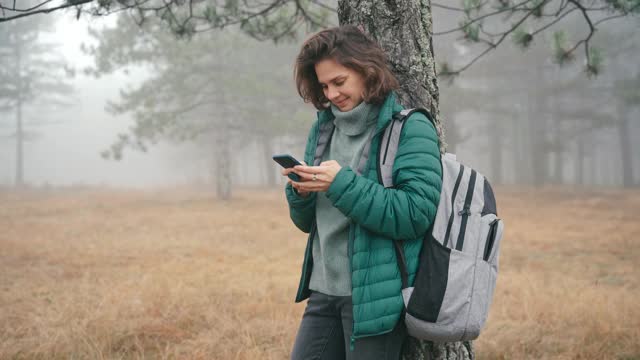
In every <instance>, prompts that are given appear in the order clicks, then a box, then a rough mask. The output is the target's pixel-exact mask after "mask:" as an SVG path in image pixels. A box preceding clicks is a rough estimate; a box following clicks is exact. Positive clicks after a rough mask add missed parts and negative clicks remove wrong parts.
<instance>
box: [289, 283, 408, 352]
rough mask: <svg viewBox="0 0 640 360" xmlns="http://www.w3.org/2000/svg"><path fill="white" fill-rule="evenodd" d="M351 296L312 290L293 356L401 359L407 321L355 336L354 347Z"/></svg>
mask: <svg viewBox="0 0 640 360" xmlns="http://www.w3.org/2000/svg"><path fill="white" fill-rule="evenodd" d="M352 308H353V306H352V303H351V296H331V295H325V294H322V293H319V292H315V291H314V292H312V293H311V296H310V297H309V300H308V301H307V307H306V308H305V310H304V315H303V316H302V322H301V323H300V329H299V330H298V335H297V336H296V341H295V344H294V345H293V351H292V352H291V359H292V360H343V359H344V360H365V359H366V360H398V359H400V354H401V351H402V344H403V342H404V340H405V339H406V338H407V330H406V328H405V326H404V321H398V324H397V325H396V327H395V328H394V329H393V331H392V332H390V333H387V334H383V335H378V336H369V337H364V338H360V339H356V340H355V343H354V346H353V350H350V345H351V340H350V339H351V329H352V326H353V325H352V323H353V312H352Z"/></svg>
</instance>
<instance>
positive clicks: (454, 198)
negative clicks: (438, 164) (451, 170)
mask: <svg viewBox="0 0 640 360" xmlns="http://www.w3.org/2000/svg"><path fill="white" fill-rule="evenodd" d="M462 174H464V166H462V164H460V170H459V171H458V178H457V179H456V185H455V186H454V187H453V195H452V196H451V214H449V223H448V224H447V232H445V234H444V242H443V243H442V245H444V246H445V247H447V244H448V243H449V236H450V235H451V227H452V226H453V215H454V208H453V204H454V203H455V202H456V195H458V188H459V187H460V181H462Z"/></svg>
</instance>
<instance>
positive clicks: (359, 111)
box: [309, 102, 380, 296]
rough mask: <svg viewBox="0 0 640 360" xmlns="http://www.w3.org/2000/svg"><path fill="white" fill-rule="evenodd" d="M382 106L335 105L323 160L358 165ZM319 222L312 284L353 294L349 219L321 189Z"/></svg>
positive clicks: (321, 289)
mask: <svg viewBox="0 0 640 360" xmlns="http://www.w3.org/2000/svg"><path fill="white" fill-rule="evenodd" d="M379 109H380V107H379V106H375V105H371V104H367V103H365V102H362V103H360V105H358V106H356V107H355V108H353V109H352V110H349V111H346V112H341V111H340V110H339V109H338V108H337V107H335V106H333V105H332V106H331V110H332V112H333V114H334V116H335V119H334V124H335V130H334V132H333V137H332V138H331V144H330V145H329V148H328V149H327V150H325V152H324V155H323V157H322V160H323V161H327V160H335V161H337V162H338V164H340V166H343V167H344V166H350V167H351V168H353V169H355V168H356V167H357V164H358V162H359V160H360V156H361V154H362V151H363V148H364V146H365V143H366V141H367V139H368V138H369V135H370V133H371V132H372V131H375V125H376V121H377V116H378V111H379ZM316 224H317V227H318V231H317V232H316V236H315V238H314V240H313V271H312V273H311V281H310V283H309V288H310V289H311V290H315V291H318V292H321V293H323V294H327V295H334V296H347V295H351V269H350V264H349V256H348V246H347V244H348V239H349V219H348V218H347V217H346V216H344V215H343V214H342V213H341V212H340V211H339V210H338V209H336V208H335V207H333V205H331V202H330V201H329V200H328V199H327V198H326V196H325V194H324V193H319V194H318V197H317V200H316Z"/></svg>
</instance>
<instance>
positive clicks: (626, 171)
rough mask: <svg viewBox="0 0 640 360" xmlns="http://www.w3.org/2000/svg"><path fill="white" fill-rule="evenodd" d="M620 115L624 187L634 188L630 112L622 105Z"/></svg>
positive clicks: (619, 128) (619, 133)
mask: <svg viewBox="0 0 640 360" xmlns="http://www.w3.org/2000/svg"><path fill="white" fill-rule="evenodd" d="M618 109H619V110H618V114H619V115H620V117H619V119H618V122H617V125H618V136H619V137H620V159H621V160H622V186H624V187H632V186H633V185H634V184H633V160H632V159H631V154H632V150H631V140H630V139H629V131H630V130H631V129H630V126H629V116H628V115H629V112H627V111H625V109H624V108H623V106H622V105H618Z"/></svg>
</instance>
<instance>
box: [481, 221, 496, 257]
mask: <svg viewBox="0 0 640 360" xmlns="http://www.w3.org/2000/svg"><path fill="white" fill-rule="evenodd" d="M498 221H500V219H495V220H493V221H492V222H490V223H489V233H488V234H487V240H486V241H485V245H484V255H483V256H482V259H483V260H484V261H489V255H491V250H493V243H494V242H495V240H496V229H497V228H498Z"/></svg>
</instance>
